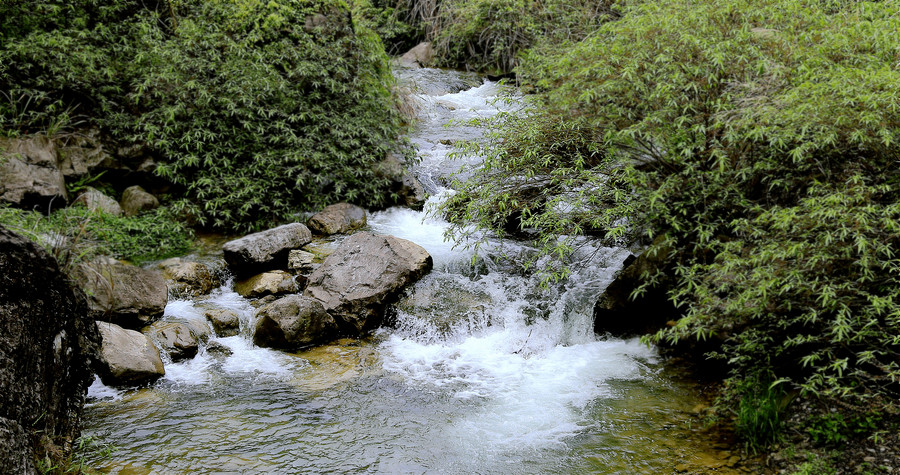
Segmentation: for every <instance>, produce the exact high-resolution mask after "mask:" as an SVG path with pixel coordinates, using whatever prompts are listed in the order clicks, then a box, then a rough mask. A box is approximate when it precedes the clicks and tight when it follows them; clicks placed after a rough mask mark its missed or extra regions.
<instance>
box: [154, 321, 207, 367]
mask: <svg viewBox="0 0 900 475" xmlns="http://www.w3.org/2000/svg"><path fill="white" fill-rule="evenodd" d="M149 334H150V336H151V338H153V339H154V340H156V341H157V342H158V343H159V345H160V347H161V348H162V351H165V352H166V353H168V354H169V357H171V358H172V361H179V360H183V359H187V358H193V357H194V356H196V355H197V350H198V349H199V348H200V346H199V342H198V341H197V336H196V335H194V332H193V331H192V330H191V327H190V325H188V324H187V323H172V322H156V323H154V324H153V325H151V326H150V330H149Z"/></svg>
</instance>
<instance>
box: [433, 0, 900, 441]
mask: <svg viewBox="0 0 900 475" xmlns="http://www.w3.org/2000/svg"><path fill="white" fill-rule="evenodd" d="M615 9H616V10H617V11H618V15H617V19H616V20H615V21H609V22H606V23H603V24H602V25H600V26H599V27H598V28H597V29H596V31H594V32H593V33H592V34H590V35H589V36H588V37H586V38H585V39H583V40H581V41H577V42H573V43H571V44H569V45H568V46H567V47H565V48H560V47H556V48H543V49H542V48H540V47H538V48H536V49H532V50H531V51H529V52H527V53H524V54H523V55H522V56H520V58H521V60H522V64H521V65H520V67H519V69H518V73H519V80H520V81H522V82H523V83H524V84H526V85H527V86H528V87H530V88H531V90H533V91H535V92H537V94H536V95H534V96H533V97H531V98H530V101H529V106H528V108H527V110H526V111H525V113H524V114H520V115H519V116H518V118H517V117H513V116H502V117H500V118H499V119H498V120H496V121H494V122H493V123H492V124H491V125H492V126H493V127H494V129H493V130H494V134H493V135H492V139H491V140H490V141H489V142H488V143H487V144H482V145H476V146H472V147H470V148H471V149H474V151H476V152H477V153H481V154H482V155H483V156H484V165H483V166H482V169H481V173H480V174H478V175H477V178H476V179H475V180H473V181H469V182H468V183H465V184H459V186H460V193H458V194H457V195H456V196H455V197H454V198H453V199H451V200H450V201H449V202H448V203H447V204H446V205H445V211H446V214H447V216H448V217H449V218H450V219H451V220H452V221H453V222H454V223H455V224H456V226H457V228H456V231H457V233H458V236H460V237H467V236H469V234H468V233H467V228H466V226H467V224H468V223H469V222H470V221H471V220H474V221H475V222H476V223H477V224H478V225H479V227H480V228H481V229H488V230H491V231H493V232H494V233H496V234H500V235H503V234H504V233H506V232H509V231H510V228H511V226H510V223H512V224H513V226H512V227H513V228H519V231H521V230H523V229H524V230H527V231H528V232H529V233H531V234H532V235H533V236H535V238H536V240H537V241H538V242H539V243H541V244H542V247H543V249H544V251H545V252H547V253H553V254H556V255H558V256H563V257H564V256H565V255H566V253H567V251H568V249H569V247H568V246H569V245H570V244H571V242H572V241H571V239H569V240H566V239H563V240H558V239H557V238H558V236H560V235H563V236H569V237H571V236H577V235H580V234H585V233H598V232H600V233H602V234H605V235H606V236H608V237H610V238H615V239H635V238H637V237H641V236H643V237H647V238H653V237H656V238H657V239H656V240H654V245H653V247H656V248H663V247H665V248H671V249H675V250H676V252H675V253H672V254H671V256H672V257H671V259H670V262H669V263H668V265H667V267H666V268H663V269H660V273H659V274H658V275H649V276H646V281H647V285H648V286H649V285H655V284H656V283H657V282H659V281H662V280H664V277H668V278H667V279H665V280H667V284H668V285H669V295H670V297H671V299H672V300H673V301H674V302H675V303H676V304H678V305H679V307H680V308H681V309H682V311H683V312H684V315H683V317H682V318H681V319H680V320H679V321H678V324H677V325H675V326H674V327H671V328H666V329H663V330H661V331H660V332H659V333H658V334H656V335H655V336H654V337H653V338H652V340H653V341H656V342H660V343H677V342H682V341H685V340H712V341H716V342H719V344H718V345H717V346H715V348H716V350H715V351H713V352H712V353H711V354H710V355H709V356H710V357H713V358H720V359H722V360H723V361H724V362H725V363H726V365H727V367H728V368H729V370H730V378H729V381H728V386H727V387H729V388H731V392H730V393H729V394H728V395H729V397H730V399H731V400H732V401H735V407H737V405H739V403H741V404H743V407H742V412H744V413H748V414H749V413H755V411H756V409H759V408H761V407H762V406H764V405H772V402H771V400H772V398H775V397H780V396H779V395H783V394H785V393H789V394H792V393H795V392H799V393H801V394H804V395H818V396H821V397H825V398H832V399H837V398H840V399H841V400H843V401H844V402H853V401H855V402H862V401H882V402H884V401H888V405H890V403H889V401H896V400H897V397H898V396H900V385H898V381H900V336H898V335H900V280H898V277H900V257H898V249H900V200H898V199H900V35H897V32H898V31H900V3H898V2H896V1H886V2H857V1H832V0H764V1H746V0H721V1H716V2H694V1H687V0H661V1H629V2H624V3H618V4H616V6H615ZM659 236H662V238H659ZM649 241H650V239H648V240H647V242H649ZM652 250H653V249H651V251H652ZM772 384H775V387H774V388H773V389H772V390H765V388H767V387H769V386H770V385H772ZM759 388H763V389H762V390H760V389H759ZM775 389H777V390H775ZM745 424H749V426H748V427H745V429H746V431H745V432H746V434H745V435H747V436H748V438H752V437H754V435H753V434H757V435H759V437H760V438H761V439H764V440H761V442H765V441H766V440H771V439H772V438H774V437H775V436H774V435H771V434H773V433H774V432H777V431H772V430H768V429H766V428H765V427H768V428H769V429H771V428H773V427H774V426H775V425H777V424H776V423H775V422H773V420H772V419H768V420H760V421H758V422H753V421H745ZM754 424H755V425H754Z"/></svg>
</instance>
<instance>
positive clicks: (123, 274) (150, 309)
mask: <svg viewBox="0 0 900 475" xmlns="http://www.w3.org/2000/svg"><path fill="white" fill-rule="evenodd" d="M75 276H76V278H77V282H78V284H79V285H80V286H81V288H82V289H83V290H84V291H85V293H86V294H87V295H88V305H89V308H90V312H91V315H92V316H93V317H94V318H96V319H97V320H102V321H107V322H112V323H116V324H118V325H121V326H123V327H126V328H140V327H142V326H144V325H147V324H148V323H150V322H151V321H153V320H155V319H156V318H158V317H160V316H162V314H163V311H164V310H165V308H166V302H167V300H168V289H167V287H166V281H165V279H163V275H162V273H161V272H159V271H157V270H148V269H142V268H140V267H137V266H133V265H130V264H125V263H124V262H120V261H116V260H115V259H109V258H101V259H96V260H94V261H91V262H88V263H85V264H81V265H79V266H78V267H77V268H76V272H75Z"/></svg>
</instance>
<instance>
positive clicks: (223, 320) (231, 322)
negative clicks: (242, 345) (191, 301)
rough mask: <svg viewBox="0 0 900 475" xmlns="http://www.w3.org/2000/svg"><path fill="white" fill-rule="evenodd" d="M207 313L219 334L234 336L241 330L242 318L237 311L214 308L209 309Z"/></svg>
mask: <svg viewBox="0 0 900 475" xmlns="http://www.w3.org/2000/svg"><path fill="white" fill-rule="evenodd" d="M205 315H206V319H207V320H209V323H211V324H212V326H213V331H215V332H216V335H218V336H221V337H226V336H234V335H237V334H238V333H240V331H241V319H240V317H238V314H237V313H235V312H233V311H231V310H226V309H222V308H214V309H210V310H207V311H206V312H205Z"/></svg>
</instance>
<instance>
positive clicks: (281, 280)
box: [234, 270, 300, 299]
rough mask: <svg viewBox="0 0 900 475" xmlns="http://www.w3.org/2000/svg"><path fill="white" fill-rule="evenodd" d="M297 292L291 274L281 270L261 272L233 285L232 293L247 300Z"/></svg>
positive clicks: (297, 289)
mask: <svg viewBox="0 0 900 475" xmlns="http://www.w3.org/2000/svg"><path fill="white" fill-rule="evenodd" d="M299 290H300V289H299V287H298V286H297V282H295V281H294V278H293V277H292V276H291V274H288V273H287V272H285V271H283V270H275V271H269V272H263V273H262V274H258V275H255V276H253V277H250V278H249V279H244V280H239V281H237V282H235V283H234V291H235V292H237V293H239V294H240V295H241V296H243V297H244V298H248V299H251V298H259V297H265V296H266V295H279V294H288V293H292V292H297V291H299Z"/></svg>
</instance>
